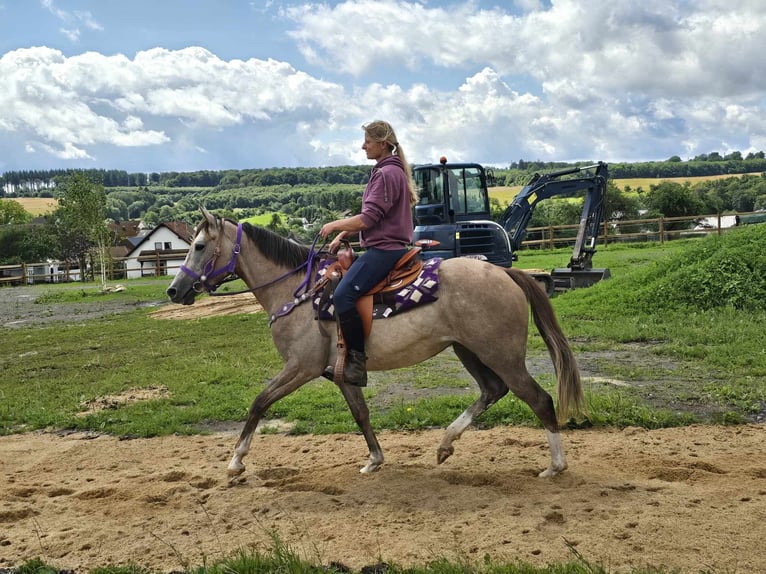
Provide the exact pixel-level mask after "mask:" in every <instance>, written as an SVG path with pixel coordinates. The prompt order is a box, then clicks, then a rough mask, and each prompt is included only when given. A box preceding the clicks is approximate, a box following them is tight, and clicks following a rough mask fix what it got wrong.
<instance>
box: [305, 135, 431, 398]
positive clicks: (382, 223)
mask: <svg viewBox="0 0 766 574" xmlns="http://www.w3.org/2000/svg"><path fill="white" fill-rule="evenodd" d="M362 129H363V130H364V144H362V149H363V150H365V152H367V159H371V160H375V162H376V163H375V166H374V167H373V168H372V172H371V174H370V181H369V182H368V183H367V187H366V188H365V190H364V195H362V210H361V213H359V214H358V215H354V216H353V217H348V218H345V219H337V220H335V221H331V222H330V223H326V224H324V225H323V226H322V229H321V230H320V231H319V234H320V235H321V236H322V237H323V238H327V237H328V236H330V235H332V234H333V233H336V232H339V233H338V235H337V236H336V237H335V239H333V241H332V242H331V243H330V251H331V252H334V251H336V250H337V249H338V247H339V246H340V242H341V240H343V239H345V238H347V237H348V236H350V235H354V234H357V233H358V234H359V242H360V244H361V246H362V247H363V248H364V249H365V251H364V253H363V254H362V255H361V256H360V257H359V258H358V259H357V260H356V261H355V262H354V264H353V265H352V266H351V268H350V269H349V271H348V272H347V273H346V274H345V275H344V276H343V279H341V281H340V283H339V284H338V286H337V288H336V289H335V294H334V295H333V304H334V305H335V313H336V315H337V317H338V323H339V325H340V329H341V332H342V333H343V338H344V339H345V341H346V349H347V355H346V363H345V369H344V372H343V380H344V381H345V382H346V383H348V384H351V385H356V386H359V387H364V386H367V362H366V361H367V357H366V356H365V354H364V328H363V326H362V319H361V317H360V316H359V313H358V311H357V310H356V301H357V300H358V299H359V298H360V297H361V296H362V295H364V294H365V293H366V292H367V291H369V290H370V289H372V287H374V286H375V285H376V284H377V283H379V282H380V281H381V280H382V279H383V278H384V277H385V276H386V275H388V273H389V271H391V269H393V267H394V265H396V262H397V261H398V260H399V259H400V258H401V257H402V255H404V254H405V253H406V252H407V249H408V247H409V245H410V244H411V243H412V230H413V225H412V206H413V205H415V203H417V201H418V197H417V193H416V192H415V188H414V186H413V183H412V176H411V171H410V166H409V164H408V163H407V160H406V158H405V156H404V151H403V150H402V147H401V145H399V141H398V140H397V138H396V134H395V133H394V129H393V128H392V127H391V125H390V124H389V123H388V122H384V121H374V122H372V123H369V124H367V125H365V126H362ZM325 373H326V376H328V377H330V378H333V377H334V372H333V367H328V370H326V371H325Z"/></svg>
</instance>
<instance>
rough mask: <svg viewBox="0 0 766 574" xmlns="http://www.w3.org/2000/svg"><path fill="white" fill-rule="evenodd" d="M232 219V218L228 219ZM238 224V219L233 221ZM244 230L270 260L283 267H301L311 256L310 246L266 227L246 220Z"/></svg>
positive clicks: (243, 225)
mask: <svg viewBox="0 0 766 574" xmlns="http://www.w3.org/2000/svg"><path fill="white" fill-rule="evenodd" d="M227 221H231V220H227ZM231 223H233V224H234V225H237V222H236V221H231ZM242 231H244V232H245V235H246V236H247V237H248V238H249V239H250V240H251V241H252V242H253V243H255V245H256V246H257V247H258V249H259V250H260V251H261V253H263V256H264V257H266V259H268V260H269V261H272V262H274V263H276V264H277V265H281V266H283V267H299V266H300V265H303V264H304V263H306V261H307V260H308V258H309V251H310V250H309V247H308V246H306V245H301V244H299V243H295V242H294V241H290V240H289V239H286V238H284V237H282V236H281V235H279V234H278V233H274V232H273V231H271V230H270V229H266V228H265V227H259V226H258V225H252V224H250V223H247V222H244V223H243V224H242Z"/></svg>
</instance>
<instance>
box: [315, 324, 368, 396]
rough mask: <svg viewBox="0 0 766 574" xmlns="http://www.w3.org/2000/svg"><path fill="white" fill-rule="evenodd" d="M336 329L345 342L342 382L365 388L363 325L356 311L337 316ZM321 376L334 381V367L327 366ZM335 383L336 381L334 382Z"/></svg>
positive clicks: (365, 369) (365, 358) (365, 361)
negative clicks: (337, 328) (338, 329)
mask: <svg viewBox="0 0 766 574" xmlns="http://www.w3.org/2000/svg"><path fill="white" fill-rule="evenodd" d="M337 320H338V327H339V328H340V331H341V333H342V334H343V339H344V340H345V342H346V360H345V362H344V363H345V364H344V368H343V382H345V383H348V384H349V385H354V386H357V387H366V386H367V357H365V355H364V325H363V324H362V318H361V317H360V316H359V312H358V311H357V310H356V309H353V310H351V311H347V312H346V313H343V315H340V316H338V318H337ZM322 376H323V377H324V378H326V379H329V380H331V381H336V377H335V367H333V366H332V365H330V366H328V367H327V368H326V369H325V370H324V371H323V372H322ZM336 382H337V381H336Z"/></svg>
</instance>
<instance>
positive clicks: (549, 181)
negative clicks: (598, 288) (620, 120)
mask: <svg viewBox="0 0 766 574" xmlns="http://www.w3.org/2000/svg"><path fill="white" fill-rule="evenodd" d="M594 169H595V171H594V172H592V175H587V176H582V177H577V178H568V179H562V178H564V176H567V175H572V174H576V173H580V172H583V171H586V170H594ZM607 179H608V169H607V164H605V163H603V162H599V163H597V164H593V165H588V166H583V167H573V168H568V169H564V170H560V171H555V172H551V173H548V174H545V175H540V174H535V175H534V177H533V178H532V179H531V180H530V182H529V183H528V184H527V185H526V186H524V187H523V188H522V190H521V191H520V192H519V193H518V195H517V196H516V197H515V198H514V199H513V201H512V202H511V204H510V205H509V206H508V208H507V209H506V210H505V213H504V214H503V217H502V219H501V221H500V224H501V225H502V226H503V228H504V229H505V230H506V231H507V232H508V236H509V239H510V242H511V250H512V251H513V253H514V259H515V258H516V257H515V252H516V251H518V250H519V249H521V243H522V241H524V237H525V236H526V233H527V225H528V224H529V221H530V219H531V218H532V214H533V213H534V210H535V207H536V206H537V204H538V203H539V202H540V201H542V200H544V199H548V198H551V197H554V196H559V197H570V196H573V195H575V194H577V193H578V192H583V191H584V192H585V201H584V203H583V210H582V215H581V217H580V223H579V226H578V229H577V238H576V239H575V245H574V250H573V252H572V256H571V258H570V260H569V264H568V265H567V269H554V270H553V275H554V278H555V279H557V286H559V287H564V288H568V287H575V286H581V284H582V283H587V284H590V283H593V282H594V281H593V279H595V280H599V279H602V278H606V277H609V270H608V269H596V270H594V269H592V263H591V259H592V258H593V254H594V253H595V252H596V242H597V240H598V235H599V230H600V227H601V222H602V220H603V217H604V201H605V198H606V183H607ZM557 275H558V277H556V276H557ZM559 279H561V280H559Z"/></svg>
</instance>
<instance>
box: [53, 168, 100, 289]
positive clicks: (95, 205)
mask: <svg viewBox="0 0 766 574" xmlns="http://www.w3.org/2000/svg"><path fill="white" fill-rule="evenodd" d="M56 189H57V190H58V193H59V194H60V195H59V208H58V210H56V215H57V216H58V219H59V223H60V225H61V227H62V230H63V231H64V232H65V234H66V235H69V236H70V238H72V239H73V240H74V242H73V247H74V250H75V251H78V253H77V254H76V256H77V258H78V259H79V261H80V269H81V274H82V277H83V279H84V278H85V273H84V272H85V256H86V254H87V252H88V251H89V250H90V249H91V248H92V247H93V246H95V248H96V253H97V255H98V258H99V263H100V265H101V285H102V287H104V286H106V258H107V257H108V255H109V253H108V248H109V229H108V228H107V226H106V193H104V185H103V184H102V183H100V182H96V181H94V180H92V179H91V178H90V177H89V176H88V175H87V174H86V173H85V172H82V171H75V172H72V173H70V174H69V175H68V176H66V177H64V178H62V180H61V181H60V182H59V184H58V185H57V187H56Z"/></svg>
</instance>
